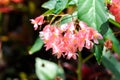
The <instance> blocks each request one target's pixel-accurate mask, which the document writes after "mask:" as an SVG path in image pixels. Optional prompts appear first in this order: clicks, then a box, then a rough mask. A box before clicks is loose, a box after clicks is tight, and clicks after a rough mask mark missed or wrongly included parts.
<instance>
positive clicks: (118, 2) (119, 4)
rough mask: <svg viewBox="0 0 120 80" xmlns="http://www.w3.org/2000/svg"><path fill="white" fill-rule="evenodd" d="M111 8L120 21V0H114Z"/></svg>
mask: <svg viewBox="0 0 120 80" xmlns="http://www.w3.org/2000/svg"><path fill="white" fill-rule="evenodd" d="M109 10H110V12H111V13H112V14H113V15H114V16H115V20H116V21H117V22H119V23H120V0H112V4H111V6H110V9H109Z"/></svg>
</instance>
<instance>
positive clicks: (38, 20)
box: [30, 15, 44, 30]
mask: <svg viewBox="0 0 120 80" xmlns="http://www.w3.org/2000/svg"><path fill="white" fill-rule="evenodd" d="M43 20H44V16H43V15H41V16H39V17H37V18H35V19H30V21H31V23H32V24H34V30H37V29H38V25H42V24H43Z"/></svg>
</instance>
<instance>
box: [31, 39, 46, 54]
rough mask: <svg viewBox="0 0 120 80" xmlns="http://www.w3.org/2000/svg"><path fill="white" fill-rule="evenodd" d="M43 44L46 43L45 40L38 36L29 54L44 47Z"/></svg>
mask: <svg viewBox="0 0 120 80" xmlns="http://www.w3.org/2000/svg"><path fill="white" fill-rule="evenodd" d="M43 44H44V43H43V41H42V40H41V39H40V38H37V40H36V41H35V43H34V45H33V46H32V48H31V49H30V50H29V54H33V53H35V52H37V51H39V50H40V49H41V48H42V46H43Z"/></svg>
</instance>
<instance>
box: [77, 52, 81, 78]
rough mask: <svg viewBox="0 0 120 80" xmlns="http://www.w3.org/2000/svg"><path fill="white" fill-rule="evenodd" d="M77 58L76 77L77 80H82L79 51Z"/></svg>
mask: <svg viewBox="0 0 120 80" xmlns="http://www.w3.org/2000/svg"><path fill="white" fill-rule="evenodd" d="M78 54H79V57H78V68H77V76H78V80H82V54H81V52H80V51H78Z"/></svg>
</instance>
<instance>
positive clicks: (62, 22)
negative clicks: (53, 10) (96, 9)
mask: <svg viewBox="0 0 120 80" xmlns="http://www.w3.org/2000/svg"><path fill="white" fill-rule="evenodd" d="M71 21H72V15H69V14H68V15H67V16H64V17H63V18H62V20H61V22H60V24H65V23H67V22H71Z"/></svg>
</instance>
